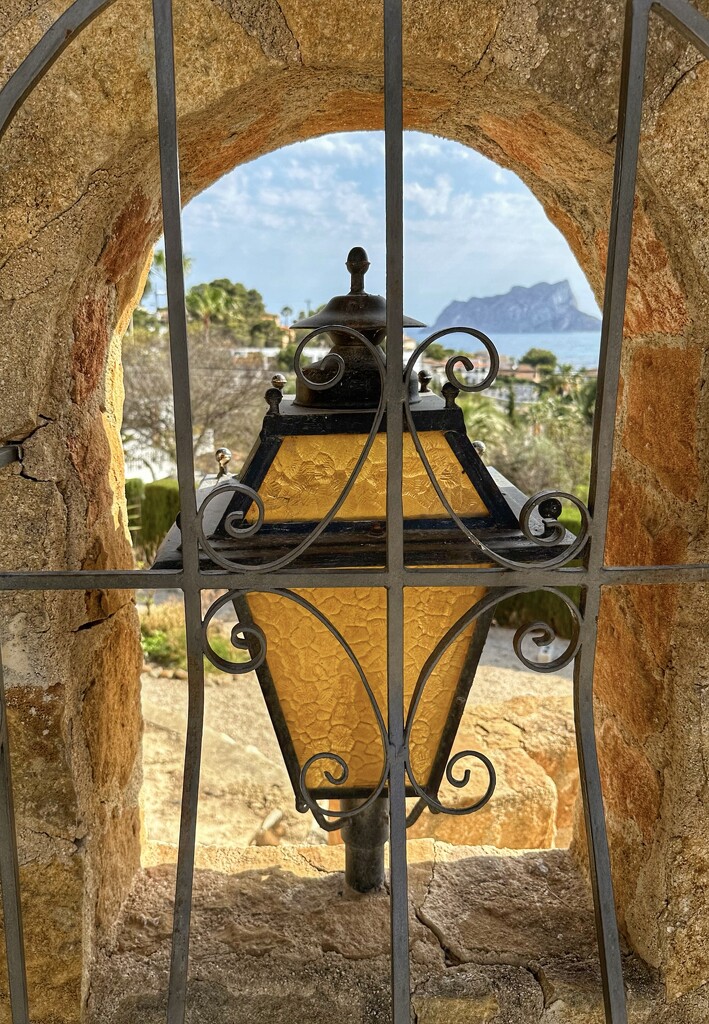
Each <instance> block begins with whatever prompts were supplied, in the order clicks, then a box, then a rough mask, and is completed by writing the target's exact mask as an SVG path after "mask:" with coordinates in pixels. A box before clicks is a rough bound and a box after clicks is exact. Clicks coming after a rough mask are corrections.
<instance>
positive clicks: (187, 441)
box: [153, 0, 204, 1024]
mask: <svg viewBox="0 0 709 1024" xmlns="http://www.w3.org/2000/svg"><path fill="white" fill-rule="evenodd" d="M153 22H154V33H155V70H156V78H157V101H158V135H159V142H160V180H161V190H162V208H163V230H164V235H165V265H166V272H167V303H168V314H169V325H170V355H171V361H172V383H173V399H174V403H175V443H176V448H177V476H178V481H179V493H180V527H181V531H182V560H183V571H184V578H185V584H184V597H185V628H186V634H187V669H188V673H189V683H188V694H189V695H188V713H187V736H186V740H185V769H184V777H183V785H182V808H181V813H180V839H179V847H178V856H177V879H176V883H175V909H174V918H173V936H172V959H171V963H170V986H169V994H168V1009H167V1020H168V1024H183V1022H184V1019H185V1006H186V996H187V970H188V961H189V942H190V918H191V912H192V883H193V879H194V853H195V842H196V836H197V807H198V798H199V775H200V761H201V754H202V729H203V723H204V664H203V659H202V638H201V607H200V591H199V547H198V535H197V505H196V495H195V487H194V456H193V451H192V407H191V402H190V380H189V361H188V348H187V319H186V313H185V284H184V276H183V250H182V227H181V201H180V161H179V149H178V138H177V102H176V96H175V57H174V42H173V27H172V3H171V0H153Z"/></svg>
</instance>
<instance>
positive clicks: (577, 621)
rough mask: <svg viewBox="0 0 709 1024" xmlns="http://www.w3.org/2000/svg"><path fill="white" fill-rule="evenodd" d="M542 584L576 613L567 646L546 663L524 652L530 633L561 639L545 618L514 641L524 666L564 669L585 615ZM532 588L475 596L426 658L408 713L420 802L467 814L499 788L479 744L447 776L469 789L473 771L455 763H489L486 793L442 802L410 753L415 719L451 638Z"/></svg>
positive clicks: (456, 759)
mask: <svg viewBox="0 0 709 1024" xmlns="http://www.w3.org/2000/svg"><path fill="white" fill-rule="evenodd" d="M543 589H544V591H545V592H546V593H550V594H553V595H554V596H555V597H557V598H559V600H560V601H561V602H562V603H563V605H564V606H565V607H566V608H567V610H568V612H569V615H570V619H571V636H570V637H569V640H568V643H567V645H566V648H565V649H564V651H562V652H561V654H559V655H558V656H557V657H556V658H553V659H552V660H551V661H549V662H545V663H541V662H538V661H534V660H533V659H531V658H529V657H527V655H525V654H524V651H523V649H522V645H523V643H524V641H525V640H526V639H527V638H531V639H532V640H533V641H534V643H536V644H537V645H538V646H540V647H541V646H546V645H549V644H552V643H553V642H554V641H555V640H556V633H555V631H554V629H553V628H552V627H551V626H550V625H549V624H548V623H545V622H531V623H525V624H523V625H522V626H520V627H519V629H517V630H516V632H515V634H514V637H513V640H512V645H513V649H514V652H515V654H516V656H517V658H518V659H519V660H520V661H521V662H522V664H523V665H524V666H525V668H528V669H531V670H532V671H535V672H559V671H560V670H561V669H562V668H565V667H566V666H567V665H570V664H571V662H572V661H573V660H574V658H575V657H576V655H577V654H578V651H579V647H580V643H581V640H580V637H581V627H582V625H583V617H582V615H581V612H580V611H579V609H578V608H577V606H576V605H575V604H574V602H573V601H572V600H571V598H570V597H568V595H567V594H565V593H564V592H563V591H561V590H558V589H556V588H555V587H544V588H543ZM528 592H529V591H528V589H527V588H526V587H504V588H499V589H498V588H496V589H494V590H492V591H490V592H489V593H487V594H486V595H485V596H484V597H482V598H481V599H480V600H479V601H476V603H475V604H474V605H472V606H471V607H470V608H468V610H467V611H466V612H464V613H463V614H462V615H461V616H460V617H459V618H458V619H457V620H456V621H455V622H454V623H453V625H452V626H451V627H450V628H449V629H448V630H447V631H446V633H445V634H444V635H443V636H442V637H441V639H440V640H439V641H438V643H437V644H436V646H435V647H434V649H433V651H432V652H431V654H430V655H429V656H428V658H427V659H426V661H425V662H424V664H423V667H422V668H421V671H420V673H419V676H418V679H417V680H416V686H415V687H414V692H413V694H412V696H411V702H410V705H409V710H408V713H407V716H406V731H405V745H406V774H407V776H408V778H409V781H410V783H411V786H412V787H413V789H414V790H415V791H416V793H417V794H418V796H419V798H420V802H422V804H423V805H427V806H428V807H429V808H430V809H431V810H432V811H434V812H435V813H437V814H453V815H464V814H472V813H473V812H475V811H478V810H480V809H481V808H482V807H484V806H485V804H486V803H487V802H488V801H489V800H490V798H491V797H492V795H493V793H494V791H495V782H496V775H495V768H494V765H493V763H492V761H491V760H490V759H489V758H488V756H487V755H486V754H484V753H481V752H480V751H477V750H462V751H459V752H457V753H456V754H454V755H453V757H452V758H451V759H450V761H449V762H448V764H447V765H446V769H445V777H446V780H447V781H448V783H449V784H450V785H451V786H453V787H455V788H456V789H464V788H465V787H466V786H468V784H469V783H470V779H471V772H470V770H469V769H466V770H465V771H464V772H463V774H462V776H460V777H458V776H456V775H455V773H454V769H455V767H456V766H457V765H458V764H459V763H460V762H461V761H462V760H463V759H464V758H472V759H474V760H477V761H478V762H480V763H481V764H482V765H483V766H484V767H485V769H486V770H487V773H488V784H487V788H486V790H485V792H484V794H483V796H482V797H480V798H478V799H477V800H475V801H473V803H471V804H468V805H467V806H462V807H458V806H456V807H446V806H445V805H444V804H442V803H441V801H440V800H439V799H438V797H437V796H435V795H433V794H431V793H430V792H429V791H428V790H427V789H426V788H425V787H424V786H423V785H421V783H420V782H419V781H418V780H417V779H416V777H415V775H414V771H413V768H412V765H411V757H410V746H411V734H412V731H413V728H414V725H415V723H416V712H417V711H418V708H419V705H420V703H421V699H422V697H423V694H424V690H425V687H426V684H427V682H428V680H429V679H430V678H431V676H432V675H433V673H434V671H435V669H436V666H437V665H438V664H439V663H440V661H441V659H442V658H443V657H444V656H445V654H446V652H447V651H449V650H450V648H451V646H452V644H454V643H455V641H456V640H458V638H459V637H460V636H462V634H463V633H465V631H466V630H467V629H468V628H469V627H470V626H471V625H472V624H473V623H474V622H475V620H476V619H478V618H479V617H480V616H481V615H483V614H484V613H485V612H491V611H494V610H495V609H496V608H497V606H498V605H499V604H500V603H501V602H503V601H506V600H507V599H509V598H510V597H514V596H515V595H517V594H524V593H528ZM422 809H423V807H422V806H418V805H417V807H416V808H415V809H414V812H412V814H410V815H409V820H408V824H409V826H410V825H411V824H413V822H414V821H415V820H416V818H418V816H419V815H420V813H421V810H422Z"/></svg>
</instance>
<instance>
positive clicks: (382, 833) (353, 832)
mask: <svg viewBox="0 0 709 1024" xmlns="http://www.w3.org/2000/svg"><path fill="white" fill-rule="evenodd" d="M360 803H361V801H360V800H343V801H342V810H343V811H354V810H356V809H357V807H358V806H359V805H360ZM342 838H343V839H344V842H345V881H346V882H347V884H348V885H349V887H350V888H351V889H354V890H355V891H356V892H374V891H375V890H376V889H381V888H383V886H384V882H385V879H386V872H385V870H384V844H385V843H386V841H387V839H388V838H389V801H388V798H387V797H386V796H380V797H379V798H378V799H377V800H375V801H374V803H373V804H372V806H371V807H367V808H365V810H363V811H361V812H360V813H359V814H355V815H354V817H352V818H350V819H348V821H347V822H346V823H345V824H344V825H343V827H342Z"/></svg>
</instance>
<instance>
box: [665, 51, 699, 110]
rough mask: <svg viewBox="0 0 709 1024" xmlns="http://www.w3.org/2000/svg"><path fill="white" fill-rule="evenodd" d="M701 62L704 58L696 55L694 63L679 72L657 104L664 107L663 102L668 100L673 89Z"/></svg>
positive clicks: (692, 72)
mask: <svg viewBox="0 0 709 1024" xmlns="http://www.w3.org/2000/svg"><path fill="white" fill-rule="evenodd" d="M703 63H704V58H703V57H698V58H697V60H696V61H695V63H694V64H692V66H691V67H690V68H687V70H686V71H683V72H681V74H680V75H679V77H678V78H677V79H676V80H675V82H674V83H673V85H672V86H671V87H670V90H669V92H668V93H666V94H665V96H664V98H663V99H662V100H661V101H660V104H659V106H660V108H662V107H664V105H665V103H667V101H668V100H669V98H670V96H671V95H672V93H673V92H674V91H675V89H677V88H678V86H680V85H681V84H682V82H683V81H684V80H685V78H687V76H688V75H691V74H694V72H695V71H696V70H697V68H698V67H699V66H700V64H703Z"/></svg>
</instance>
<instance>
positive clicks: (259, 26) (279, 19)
mask: <svg viewBox="0 0 709 1024" xmlns="http://www.w3.org/2000/svg"><path fill="white" fill-rule="evenodd" d="M213 2H214V3H215V5H216V6H217V7H219V8H220V9H221V10H223V11H224V12H225V13H226V14H228V15H229V17H230V18H231V19H232V20H233V21H235V22H236V23H237V25H240V26H241V28H242V29H243V30H244V32H246V34H247V35H249V36H251V38H252V39H255V40H256V41H257V42H258V44H259V46H260V47H261V49H262V51H263V54H264V56H265V57H267V58H268V59H269V60H278V61H281V62H286V63H288V62H290V61H293V60H295V63H297V64H302V63H303V60H302V56H301V54H300V44H299V43H298V40H297V39H296V38H295V35H294V34H293V31H292V29H291V27H290V25H289V24H288V20H287V18H286V16H285V14H284V13H283V8H282V7H281V5H280V3H279V2H278V0H256V2H251V3H245V2H244V0H213Z"/></svg>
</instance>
